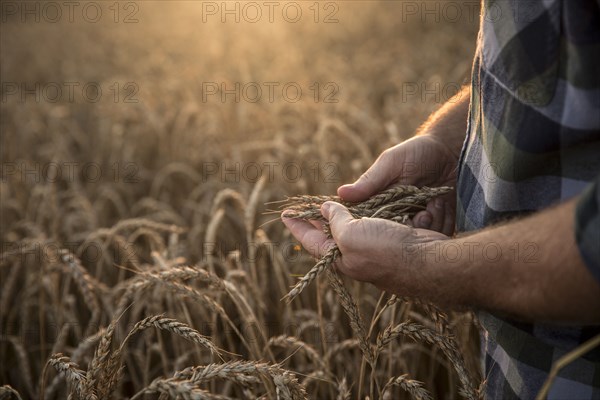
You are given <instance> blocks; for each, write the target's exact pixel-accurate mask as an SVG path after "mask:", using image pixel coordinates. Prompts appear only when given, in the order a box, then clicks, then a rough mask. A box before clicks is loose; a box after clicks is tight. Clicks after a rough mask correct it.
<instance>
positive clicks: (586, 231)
mask: <svg viewBox="0 0 600 400" xmlns="http://www.w3.org/2000/svg"><path fill="white" fill-rule="evenodd" d="M575 238H576V241H577V247H579V252H580V253H581V257H582V258H583V261H584V262H585V263H586V265H587V266H588V268H589V270H590V272H591V273H592V275H594V277H595V278H596V279H597V280H598V282H600V176H599V177H598V178H597V179H596V181H595V182H594V183H592V184H590V185H589V186H588V187H587V188H586V189H585V191H584V192H583V193H582V195H581V197H580V198H579V202H578V204H577V209H576V211H575Z"/></svg>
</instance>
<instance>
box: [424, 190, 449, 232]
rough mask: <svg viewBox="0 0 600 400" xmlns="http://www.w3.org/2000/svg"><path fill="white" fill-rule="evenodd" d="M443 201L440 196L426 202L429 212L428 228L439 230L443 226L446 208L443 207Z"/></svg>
mask: <svg viewBox="0 0 600 400" xmlns="http://www.w3.org/2000/svg"><path fill="white" fill-rule="evenodd" d="M444 203H445V201H444V200H443V199H441V198H437V199H434V200H433V201H430V202H429V203H428V204H427V211H428V212H429V213H430V214H431V226H430V227H429V229H430V230H432V231H436V232H441V231H442V227H443V226H444V214H445V213H446V209H445V208H444Z"/></svg>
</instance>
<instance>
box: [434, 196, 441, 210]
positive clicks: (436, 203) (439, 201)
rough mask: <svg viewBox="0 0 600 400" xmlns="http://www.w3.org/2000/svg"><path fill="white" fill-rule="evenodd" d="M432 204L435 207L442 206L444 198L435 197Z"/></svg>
mask: <svg viewBox="0 0 600 400" xmlns="http://www.w3.org/2000/svg"><path fill="white" fill-rule="evenodd" d="M433 205H434V206H435V208H444V200H442V199H440V198H437V199H435V201H434V203H433Z"/></svg>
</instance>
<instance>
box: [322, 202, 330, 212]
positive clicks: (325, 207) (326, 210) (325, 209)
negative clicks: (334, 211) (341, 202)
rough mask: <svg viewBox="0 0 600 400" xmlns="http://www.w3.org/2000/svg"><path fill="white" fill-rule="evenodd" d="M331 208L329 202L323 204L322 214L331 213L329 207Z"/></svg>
mask: <svg viewBox="0 0 600 400" xmlns="http://www.w3.org/2000/svg"><path fill="white" fill-rule="evenodd" d="M330 208H331V205H330V204H329V203H323V204H321V214H327V215H329V209H330Z"/></svg>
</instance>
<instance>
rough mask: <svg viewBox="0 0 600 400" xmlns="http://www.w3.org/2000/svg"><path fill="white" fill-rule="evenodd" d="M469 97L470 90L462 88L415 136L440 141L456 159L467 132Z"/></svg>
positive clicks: (431, 116) (466, 87) (430, 117)
mask: <svg viewBox="0 0 600 400" xmlns="http://www.w3.org/2000/svg"><path fill="white" fill-rule="evenodd" d="M470 95H471V88H470V87H469V86H465V87H463V88H462V89H461V90H460V91H459V92H458V93H457V94H456V95H455V96H454V97H452V98H451V99H450V100H448V101H447V102H446V103H445V104H444V105H443V106H442V107H441V108H440V109H439V110H437V111H436V112H434V113H433V114H431V115H430V116H429V118H428V119H427V121H426V122H425V123H424V124H423V125H422V126H421V127H420V128H419V130H418V132H417V135H430V136H434V137H435V138H437V139H440V140H441V142H443V143H444V144H445V145H446V146H447V147H448V148H449V149H450V151H451V152H452V154H454V156H455V157H456V159H458V156H459V154H460V150H461V148H462V144H463V142H464V140H465V135H466V132H467V123H468V116H469V103H470V98H471V96H470Z"/></svg>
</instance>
